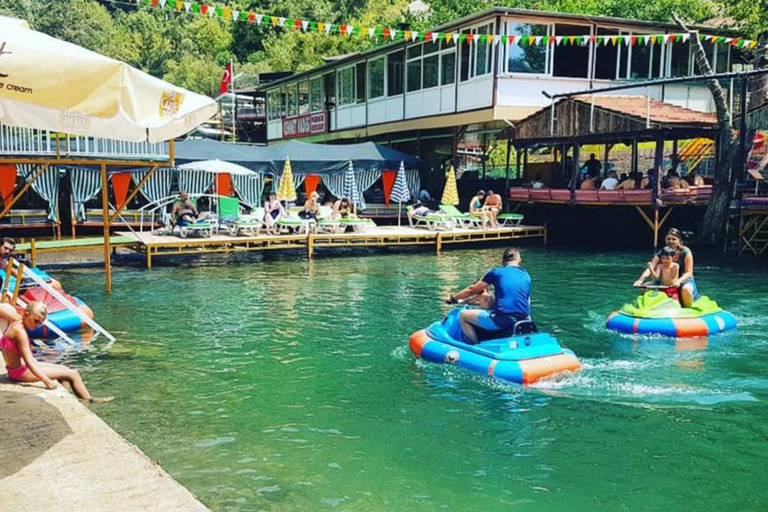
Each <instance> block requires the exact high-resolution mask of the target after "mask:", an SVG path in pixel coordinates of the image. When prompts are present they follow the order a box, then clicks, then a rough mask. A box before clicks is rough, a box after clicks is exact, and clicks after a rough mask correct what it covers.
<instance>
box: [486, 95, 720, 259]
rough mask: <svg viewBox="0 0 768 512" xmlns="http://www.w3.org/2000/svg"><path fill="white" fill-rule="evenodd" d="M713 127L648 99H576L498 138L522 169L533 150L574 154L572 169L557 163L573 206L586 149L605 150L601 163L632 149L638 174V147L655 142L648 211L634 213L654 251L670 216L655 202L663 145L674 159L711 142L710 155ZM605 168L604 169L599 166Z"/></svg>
mask: <svg viewBox="0 0 768 512" xmlns="http://www.w3.org/2000/svg"><path fill="white" fill-rule="evenodd" d="M717 135H718V125H717V119H716V117H715V115H714V114H708V113H703V112H698V111H694V110H690V109H686V108H682V107H678V106H676V105H672V104H670V103H665V102H662V101H658V100H654V99H651V98H650V97H648V96H639V95H632V96H619V95H607V94H605V95H597V94H592V95H580V96H573V97H567V98H562V99H560V100H558V101H553V102H552V104H551V106H549V107H545V108H543V109H541V110H539V111H538V112H536V113H534V114H532V115H530V116H528V117H527V118H525V119H523V120H521V121H520V122H518V123H516V124H515V125H514V126H511V127H509V128H507V129H506V130H504V132H503V133H502V135H501V138H505V139H507V140H508V144H509V145H513V146H514V147H515V149H516V150H517V168H518V169H520V168H521V160H522V161H523V164H524V165H525V164H527V161H528V153H529V151H530V150H532V149H538V148H542V147H551V148H553V149H554V150H555V152H560V154H561V155H566V154H567V152H568V151H569V149H572V151H573V158H572V161H573V166H572V168H571V169H566V168H565V166H566V159H565V158H561V159H560V165H562V171H563V175H566V174H570V181H569V188H570V191H571V199H572V202H575V195H576V186H577V181H578V180H577V177H578V173H579V169H580V166H579V149H580V147H581V146H583V145H585V144H604V145H605V147H606V151H605V153H604V155H605V160H606V161H607V159H608V154H609V152H610V148H611V147H612V146H614V145H616V144H626V145H629V146H631V148H632V158H631V171H632V172H636V171H637V170H638V144H639V143H640V142H655V144H656V147H655V153H654V165H653V171H652V173H651V175H650V176H649V178H650V181H651V203H650V204H649V205H648V207H647V208H648V209H649V211H648V212H646V210H645V209H644V208H643V207H641V206H637V205H635V208H636V210H637V211H638V213H639V214H640V215H641V216H642V218H643V220H645V222H646V223H647V224H648V226H649V227H650V228H651V230H652V231H653V237H654V247H656V246H658V238H659V230H660V229H661V228H662V226H663V224H664V222H665V221H666V220H667V218H668V217H669V214H670V213H671V211H672V207H670V208H669V209H668V210H667V211H666V213H665V214H664V215H663V217H661V218H660V217H659V210H660V209H661V208H662V207H663V206H664V205H663V204H662V203H661V201H660V199H659V198H660V195H661V194H660V193H661V183H660V179H659V176H660V171H661V167H662V163H663V160H664V142H665V141H672V142H673V153H674V154H677V143H678V141H679V140H686V139H692V138H699V137H701V138H708V139H712V140H713V141H715V152H716V154H717V151H718V150H719V148H718V147H717V143H716V141H717V140H718V136H717ZM604 167H605V166H604Z"/></svg>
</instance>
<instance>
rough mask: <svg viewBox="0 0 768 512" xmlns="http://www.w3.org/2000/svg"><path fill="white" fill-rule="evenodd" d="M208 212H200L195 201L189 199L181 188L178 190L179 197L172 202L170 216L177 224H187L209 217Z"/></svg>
mask: <svg viewBox="0 0 768 512" xmlns="http://www.w3.org/2000/svg"><path fill="white" fill-rule="evenodd" d="M210 215H211V214H210V213H209V212H203V213H200V212H199V211H197V206H195V203H193V202H192V201H190V200H189V196H188V195H187V193H186V192H184V191H183V190H182V191H180V192H179V198H178V199H177V200H176V201H175V202H174V203H173V209H172V210H171V217H172V218H173V222H174V223H175V224H176V225H177V226H187V225H189V224H194V223H196V222H199V221H201V220H205V219H207V218H208V217H210Z"/></svg>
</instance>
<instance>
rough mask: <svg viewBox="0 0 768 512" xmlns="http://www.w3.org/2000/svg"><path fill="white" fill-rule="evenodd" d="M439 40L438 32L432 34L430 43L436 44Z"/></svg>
mask: <svg viewBox="0 0 768 512" xmlns="http://www.w3.org/2000/svg"><path fill="white" fill-rule="evenodd" d="M439 40H440V32H432V42H433V43H436V42H438V41H439Z"/></svg>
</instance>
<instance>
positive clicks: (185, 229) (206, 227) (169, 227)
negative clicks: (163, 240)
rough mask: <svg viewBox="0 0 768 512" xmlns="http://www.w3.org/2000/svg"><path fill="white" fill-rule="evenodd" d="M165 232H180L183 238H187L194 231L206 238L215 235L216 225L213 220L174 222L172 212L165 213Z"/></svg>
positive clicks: (171, 234)
mask: <svg viewBox="0 0 768 512" xmlns="http://www.w3.org/2000/svg"><path fill="white" fill-rule="evenodd" d="M164 224H165V226H166V227H165V234H166V235H170V236H174V235H176V234H178V236H180V237H181V238H187V237H188V236H189V235H190V234H192V233H194V234H197V235H200V236H202V237H205V238H209V237H210V236H211V235H213V232H214V230H215V229H216V226H215V224H214V223H213V222H209V221H200V222H191V223H188V222H184V221H180V222H178V223H177V222H174V220H173V219H172V218H171V214H170V213H165V214H164Z"/></svg>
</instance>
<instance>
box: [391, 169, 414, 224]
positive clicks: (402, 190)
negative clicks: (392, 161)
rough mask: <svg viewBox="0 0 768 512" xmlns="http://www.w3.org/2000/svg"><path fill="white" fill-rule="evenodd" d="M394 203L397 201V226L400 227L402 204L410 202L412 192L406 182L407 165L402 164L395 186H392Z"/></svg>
mask: <svg viewBox="0 0 768 512" xmlns="http://www.w3.org/2000/svg"><path fill="white" fill-rule="evenodd" d="M389 197H390V199H391V200H392V201H397V225H398V226H399V225H400V208H401V207H402V204H403V203H405V202H407V201H410V199H411V192H410V191H409V190H408V182H407V181H406V180H405V165H404V164H403V162H400V169H398V171H397V176H396V177H395V184H394V185H392V192H391V193H390V194H389Z"/></svg>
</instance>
